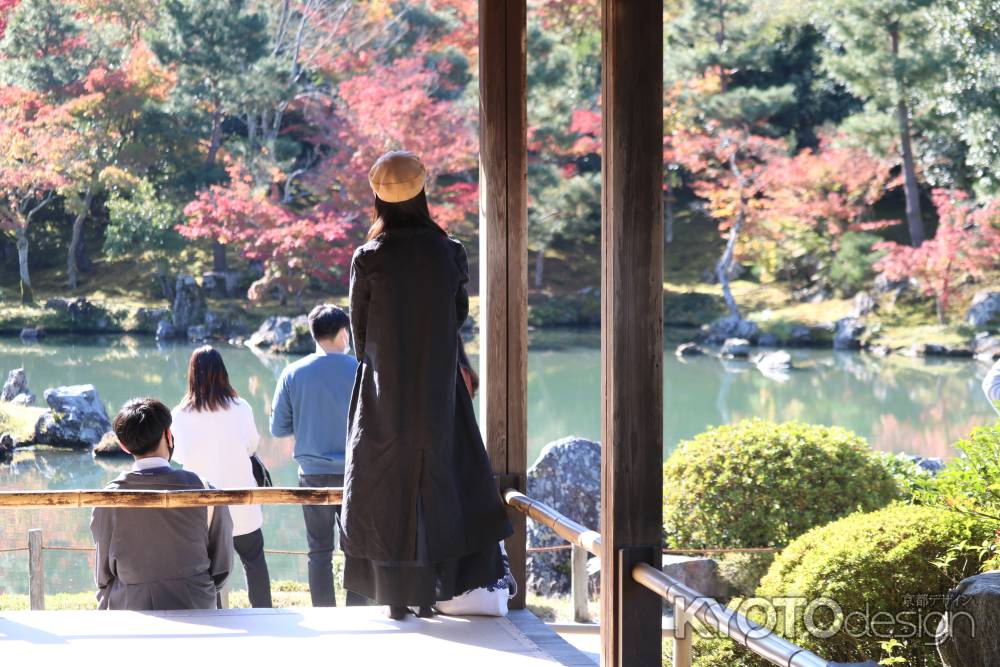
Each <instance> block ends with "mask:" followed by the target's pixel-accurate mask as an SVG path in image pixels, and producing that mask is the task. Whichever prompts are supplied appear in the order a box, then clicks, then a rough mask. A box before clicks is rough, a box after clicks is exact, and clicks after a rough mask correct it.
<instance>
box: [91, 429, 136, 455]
mask: <svg viewBox="0 0 1000 667" xmlns="http://www.w3.org/2000/svg"><path fill="white" fill-rule="evenodd" d="M94 456H95V457H98V456H100V457H112V456H121V457H126V456H131V454H129V453H128V452H126V451H125V450H124V449H122V448H121V445H120V444H119V443H118V438H117V437H116V436H115V434H114V433H113V432H111V431H108V432H107V433H105V434H104V435H103V436H102V437H101V441H100V442H98V443H97V445H95V446H94Z"/></svg>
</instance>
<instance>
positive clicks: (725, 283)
mask: <svg viewBox="0 0 1000 667" xmlns="http://www.w3.org/2000/svg"><path fill="white" fill-rule="evenodd" d="M743 217H744V212H743V208H742V206H741V207H740V211H739V213H737V214H736V224H735V225H733V227H732V229H730V230H729V240H728V241H727V242H726V250H725V252H723V253H722V257H721V258H720V259H719V263H718V264H716V266H715V273H716V275H717V276H718V277H719V284H720V285H722V298H723V299H725V301H726V307H727V308H729V314H730V315H732V316H733V317H735V318H736V319H738V320H739V319H743V318H742V317H740V309H739V307H738V306H737V305H736V299H735V298H733V292H732V290H731V289H730V288H729V273H730V271H731V270H732V268H733V254H734V253H735V250H736V241H737V240H738V239H739V237H740V230H741V229H743Z"/></svg>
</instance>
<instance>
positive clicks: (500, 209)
mask: <svg viewBox="0 0 1000 667" xmlns="http://www.w3.org/2000/svg"><path fill="white" fill-rule="evenodd" d="M526 34H527V3H526V0H480V2H479V122H480V130H479V152H480V169H479V216H480V218H479V219H480V222H479V239H480V241H479V299H480V301H479V320H480V321H479V335H480V338H479V341H480V342H479V349H480V376H481V386H482V393H481V395H480V401H481V403H480V408H481V409H480V419H481V423H482V428H483V431H484V437H485V440H486V447H487V449H488V450H489V454H490V460H491V461H492V463H493V470H494V472H495V473H497V474H498V475H505V476H508V480H510V478H511V476H512V477H514V478H516V481H515V482H514V483H515V484H516V485H517V486H518V488H519V490H521V491H524V474H525V470H526V469H527V440H528V427H527V422H528V413H527V400H526V399H527V384H528V266H527V261H528V199H527V102H526V86H527V65H526ZM510 515H511V521H512V522H513V523H514V529H515V530H514V536H513V537H512V538H511V539H510V540H508V542H507V553H508V555H509V556H510V564H511V571H512V572H513V573H514V576H515V578H516V579H517V582H518V595H517V597H516V598H515V599H514V600H512V605H511V606H512V607H514V608H521V607H523V606H524V585H525V556H526V554H525V518H524V516H523V515H521V514H520V513H519V512H514V511H511V512H510Z"/></svg>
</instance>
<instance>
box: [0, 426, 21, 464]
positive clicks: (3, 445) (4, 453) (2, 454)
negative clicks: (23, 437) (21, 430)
mask: <svg viewBox="0 0 1000 667" xmlns="http://www.w3.org/2000/svg"><path fill="white" fill-rule="evenodd" d="M16 446H17V443H16V442H14V436H12V435H11V434H10V433H4V434H3V435H0V461H9V460H10V459H11V457H12V456H13V455H14V448H15V447H16Z"/></svg>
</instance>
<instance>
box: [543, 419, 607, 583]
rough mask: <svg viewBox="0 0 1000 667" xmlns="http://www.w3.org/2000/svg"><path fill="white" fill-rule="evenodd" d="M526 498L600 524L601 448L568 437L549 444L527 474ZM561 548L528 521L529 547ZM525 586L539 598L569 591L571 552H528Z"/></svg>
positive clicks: (553, 537)
mask: <svg viewBox="0 0 1000 667" xmlns="http://www.w3.org/2000/svg"><path fill="white" fill-rule="evenodd" d="M527 487H528V490H527V492H528V495H529V496H531V497H532V498H535V499H536V500H539V501H541V502H543V503H545V504H546V505H548V506H549V507H551V508H553V509H554V510H556V511H557V512H561V513H562V514H565V515H566V516H569V517H572V518H573V520H574V521H577V522H578V523H580V524H582V525H584V526H588V527H594V528H596V526H598V525H599V522H600V503H601V446H600V445H599V444H598V443H596V442H593V441H591V440H585V439H583V438H577V437H569V438H563V439H562V440H557V441H555V442H550V443H549V444H547V445H546V446H545V448H544V449H543V450H542V453H541V454H540V455H539V457H538V460H537V461H536V462H535V465H533V466H532V467H531V468H530V469H529V470H528V483H527ZM559 544H565V541H564V540H562V538H560V537H557V536H556V534H555V533H553V532H552V531H551V530H550V529H549V528H548V527H546V526H543V525H541V524H538V523H535V522H533V521H531V520H529V521H528V546H529V547H547V546H555V545H559ZM528 555H529V558H528V588H529V589H530V590H532V591H534V592H536V593H538V594H540V595H547V596H548V595H567V594H568V593H569V591H570V577H569V570H570V567H569V560H570V552H569V551H568V550H565V551H548V552H537V553H531V554H528Z"/></svg>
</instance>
